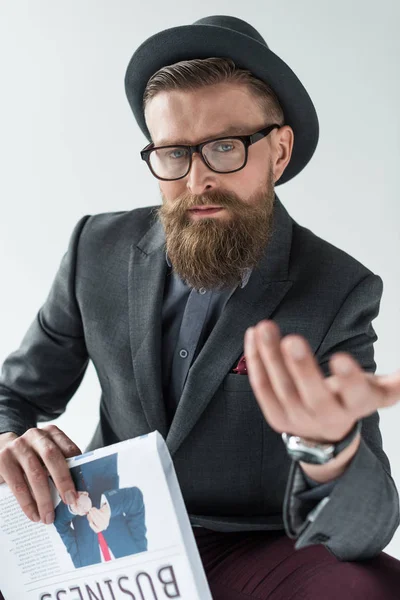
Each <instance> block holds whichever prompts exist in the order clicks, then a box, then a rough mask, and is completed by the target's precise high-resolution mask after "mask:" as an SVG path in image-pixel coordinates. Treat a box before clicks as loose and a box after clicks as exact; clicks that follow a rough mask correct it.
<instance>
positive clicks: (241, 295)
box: [166, 196, 293, 454]
mask: <svg viewBox="0 0 400 600" xmlns="http://www.w3.org/2000/svg"><path fill="white" fill-rule="evenodd" d="M275 202H276V204H275V212H274V223H273V228H274V229H273V234H272V237H271V239H270V242H269V244H268V246H267V249H266V252H265V254H264V256H263V257H262V259H261V261H260V262H259V264H258V265H257V267H256V268H255V269H254V270H253V272H252V274H251V276H250V279H249V281H248V283H247V285H246V286H245V287H244V288H238V289H237V290H236V291H235V292H234V294H233V295H232V296H231V298H230V300H229V302H228V303H227V305H226V307H225V309H224V311H223V312H222V314H221V316H220V318H219V319H218V321H217V323H216V325H215V327H214V329H213V330H212V332H211V334H210V336H209V338H208V339H207V341H206V343H205V344H204V346H203V348H202V349H201V352H200V353H199V355H198V357H197V359H196V361H195V362H194V363H193V365H192V367H191V368H190V370H189V374H188V377H187V380H186V384H185V387H184V389H183V393H182V396H181V399H180V401H179V404H178V407H177V410H176V413H175V416H174V419H173V421H172V424H171V427H170V430H169V432H168V436H167V439H166V441H167V444H168V447H169V450H170V452H171V454H174V453H175V452H176V451H177V449H178V448H179V446H180V445H181V444H182V442H183V441H184V440H185V438H186V437H187V436H188V434H189V433H190V431H191V429H192V428H193V427H194V425H195V424H196V422H197V421H198V419H199V418H200V416H201V414H202V413H203V411H204V410H205V408H206V407H207V405H208V403H209V402H210V401H211V399H212V397H213V395H214V394H215V392H216V390H217V388H218V387H219V386H220V385H221V383H222V380H223V379H224V377H225V376H226V374H227V373H228V372H229V370H230V369H231V367H232V365H233V364H234V362H235V360H237V358H238V357H239V356H240V354H241V353H242V352H243V339H244V334H245V331H246V329H247V328H248V327H250V326H252V325H256V324H257V323H258V322H259V321H261V320H262V319H268V318H269V317H270V315H271V314H272V313H273V311H274V310H275V308H276V307H277V306H278V304H279V303H280V302H282V300H283V298H284V297H285V295H286V294H287V292H288V291H289V289H290V288H291V286H292V283H293V282H292V281H289V280H288V279H287V276H288V263H289V256H290V248H291V240H292V219H291V217H290V215H289V214H288V213H287V211H286V209H285V208H284V207H283V205H282V204H281V202H280V201H279V199H278V197H277V196H275ZM237 377H243V375H237Z"/></svg>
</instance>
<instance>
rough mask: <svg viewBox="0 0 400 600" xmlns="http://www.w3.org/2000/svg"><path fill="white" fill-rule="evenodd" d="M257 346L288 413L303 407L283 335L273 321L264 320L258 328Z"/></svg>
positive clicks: (279, 398)
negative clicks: (288, 364) (282, 338)
mask: <svg viewBox="0 0 400 600" xmlns="http://www.w3.org/2000/svg"><path fill="white" fill-rule="evenodd" d="M255 330H256V334H255V336H256V341H257V348H258V351H259V353H260V356H261V359H262V361H263V363H264V367H265V369H266V371H267V373H268V378H269V381H270V383H271V386H272V389H273V392H274V394H275V396H276V397H277V398H278V400H279V402H280V403H281V405H282V407H283V409H284V410H285V412H286V414H287V415H292V416H293V414H294V413H298V411H299V409H303V410H304V407H303V406H302V402H301V398H300V395H299V392H298V390H297V388H296V385H295V383H294V381H293V377H292V375H291V374H290V372H289V370H288V369H287V366H286V364H285V360H284V357H283V354H282V351H281V335H280V331H279V328H278V326H277V325H276V324H275V323H274V322H273V321H262V322H260V323H259V324H258V325H257V326H256V328H255Z"/></svg>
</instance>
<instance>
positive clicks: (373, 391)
mask: <svg viewBox="0 0 400 600" xmlns="http://www.w3.org/2000/svg"><path fill="white" fill-rule="evenodd" d="M330 368H331V370H332V372H333V373H335V375H336V376H337V378H338V379H339V381H340V382H341V388H340V395H341V397H342V401H343V403H344V404H345V406H346V407H347V409H348V410H349V412H351V414H353V415H354V416H355V418H359V417H363V416H367V415H370V414H371V413H372V412H374V411H375V410H377V409H378V408H380V407H383V406H385V401H386V400H387V398H388V390H385V389H384V387H383V385H382V383H380V384H378V383H377V382H374V380H373V379H371V378H370V377H367V376H366V374H365V372H364V371H363V370H362V369H361V367H360V366H359V364H358V362H357V361H356V360H355V359H354V358H353V357H352V356H351V355H350V354H347V353H344V352H338V353H337V354H335V355H334V356H332V357H331V359H330ZM381 381H382V380H381Z"/></svg>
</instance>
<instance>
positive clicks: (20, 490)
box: [10, 479, 29, 495]
mask: <svg viewBox="0 0 400 600" xmlns="http://www.w3.org/2000/svg"><path fill="white" fill-rule="evenodd" d="M10 487H11V490H12V491H13V493H14V495H19V494H26V493H29V490H28V486H27V485H26V483H25V481H23V480H20V479H18V480H17V481H14V482H12V483H11V484H10Z"/></svg>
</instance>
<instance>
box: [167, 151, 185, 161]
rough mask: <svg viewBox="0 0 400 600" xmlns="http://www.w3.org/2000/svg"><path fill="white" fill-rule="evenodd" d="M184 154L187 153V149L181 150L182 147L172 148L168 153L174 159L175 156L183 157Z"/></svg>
mask: <svg viewBox="0 0 400 600" xmlns="http://www.w3.org/2000/svg"><path fill="white" fill-rule="evenodd" d="M186 155H187V151H186V150H183V149H177V150H172V151H171V152H170V153H169V157H170V158H174V159H177V158H185V157H186Z"/></svg>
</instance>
